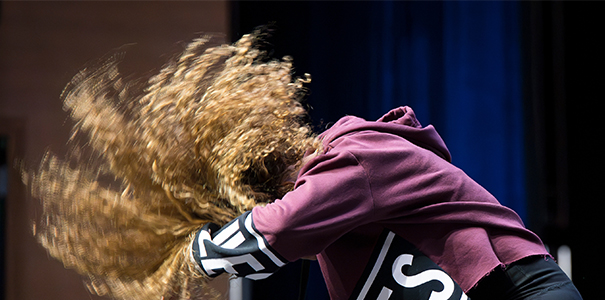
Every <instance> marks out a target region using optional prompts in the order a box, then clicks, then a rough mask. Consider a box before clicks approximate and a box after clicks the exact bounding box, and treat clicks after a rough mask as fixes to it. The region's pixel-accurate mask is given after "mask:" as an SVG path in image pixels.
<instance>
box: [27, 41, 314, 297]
mask: <svg viewBox="0 0 605 300" xmlns="http://www.w3.org/2000/svg"><path fill="white" fill-rule="evenodd" d="M262 35H263V33H262V32H261V31H257V32H254V33H252V34H249V35H246V36H244V37H242V38H241V39H240V40H239V41H237V42H236V43H234V44H233V45H221V46H217V47H211V48H209V47H208V46H207V44H208V43H209V41H210V40H212V37H211V36H205V37H202V38H199V39H196V40H194V41H192V42H191V43H190V44H188V45H187V47H186V49H185V50H184V52H183V53H182V54H181V55H180V56H178V57H177V58H176V59H174V60H173V61H171V62H170V63H168V64H167V65H166V66H165V67H164V68H163V69H162V70H161V71H160V72H159V73H158V74H157V75H155V76H153V77H152V78H151V79H150V80H149V81H147V83H146V84H145V88H144V89H142V91H141V90H139V91H137V88H136V87H137V84H136V83H132V82H125V81H124V80H123V79H122V78H121V77H120V74H119V72H118V67H117V65H118V62H119V60H120V56H119V55H113V56H110V57H108V58H106V59H104V60H102V61H101V62H100V64H99V66H97V67H94V68H92V67H91V68H86V69H84V70H82V71H81V72H80V73H78V74H77V75H76V76H75V77H74V79H73V80H72V82H71V83H70V84H69V85H68V86H67V87H66V89H65V91H64V93H63V94H62V99H63V101H64V108H65V110H66V111H68V112H69V113H70V116H71V118H72V119H73V120H74V121H75V125H74V128H73V135H72V141H76V142H77V141H79V140H80V139H81V138H84V141H85V143H76V144H75V145H76V146H75V147H73V151H71V152H70V154H69V155H68V157H67V158H66V159H64V160H61V159H58V158H57V157H56V156H55V155H53V154H50V153H47V155H46V156H45V158H44V159H43V161H42V163H41V164H40V168H39V169H38V170H37V171H33V172H24V180H25V182H26V184H28V185H29V186H30V188H31V192H32V195H33V196H34V197H36V198H39V199H40V200H41V203H42V207H43V212H42V217H41V218H40V220H38V221H37V222H36V224H35V225H34V234H35V236H36V237H37V238H38V240H39V241H40V243H41V244H42V245H43V246H44V247H45V248H46V249H47V250H48V251H49V253H50V254H51V255H52V256H53V257H55V258H57V259H59V260H60V261H62V262H63V264H64V265H65V266H66V267H68V268H72V269H75V270H76V271H77V272H79V273H81V274H83V275H86V277H87V283H88V287H89V289H90V290H91V291H92V292H94V293H96V294H99V295H107V296H110V297H113V298H117V299H190V298H194V297H198V296H201V295H204V294H213V293H215V292H213V291H211V290H209V289H208V288H207V287H206V283H207V280H208V278H206V277H205V276H204V275H202V274H200V273H199V272H197V271H196V270H195V265H194V263H193V262H192V261H191V260H190V258H189V257H190V256H189V255H190V254H189V251H190V247H191V241H192V239H193V236H194V234H195V232H196V231H197V230H199V229H200V228H201V227H202V226H203V224H205V223H207V222H213V223H217V224H220V225H223V224H225V223H226V222H228V221H230V220H231V219H233V218H235V217H237V216H238V215H240V214H241V213H243V212H245V211H247V210H250V209H252V208H253V207H254V206H256V205H262V204H264V203H267V202H270V201H273V200H274V199H276V198H280V197H281V196H283V195H284V194H285V193H286V192H287V191H289V190H290V189H291V188H292V184H291V183H288V179H289V178H292V177H295V176H296V175H295V172H296V170H297V168H298V167H299V164H300V161H301V159H302V157H303V156H304V153H305V152H306V151H313V150H315V149H317V148H318V147H319V146H318V144H319V143H318V141H317V139H316V137H315V136H314V135H313V134H312V131H311V129H310V127H309V126H308V125H307V124H306V123H305V122H304V118H305V117H306V111H305V109H304V108H303V107H302V105H301V103H300V100H301V97H302V96H303V94H304V91H305V89H304V87H303V84H304V83H305V82H306V81H307V80H308V79H307V78H305V79H300V78H299V79H295V78H293V77H292V76H293V75H292V62H291V59H289V58H284V59H282V60H268V59H267V58H266V57H265V56H266V54H265V52H264V51H262V50H260V49H259V47H258V42H259V41H260V40H262ZM86 153H88V154H86ZM215 296H216V295H215Z"/></svg>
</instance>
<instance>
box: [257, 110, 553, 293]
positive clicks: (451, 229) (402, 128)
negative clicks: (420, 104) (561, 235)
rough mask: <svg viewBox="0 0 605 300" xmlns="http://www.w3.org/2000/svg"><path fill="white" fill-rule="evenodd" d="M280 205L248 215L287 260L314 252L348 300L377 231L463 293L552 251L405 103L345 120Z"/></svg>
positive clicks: (332, 289) (334, 288) (333, 288)
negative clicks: (372, 117)
mask: <svg viewBox="0 0 605 300" xmlns="http://www.w3.org/2000/svg"><path fill="white" fill-rule="evenodd" d="M320 137H321V138H322V139H323V145H324V149H323V153H320V154H319V155H317V156H316V157H314V158H312V159H310V160H309V161H308V162H307V163H306V164H305V165H304V166H303V168H302V169H301V171H300V174H299V176H298V179H297V181H296V185H295V189H294V190H293V191H292V192H290V193H288V194H286V195H285V196H284V197H283V199H281V200H276V201H275V202H274V203H271V204H268V205H267V206H265V207H256V208H254V209H253V211H252V214H253V220H254V225H255V226H256V228H257V230H258V231H260V232H261V233H262V234H263V235H264V237H265V239H266V240H267V242H268V243H269V244H270V246H271V247H272V248H273V249H274V250H275V251H277V252H278V253H279V254H281V255H282V256H283V257H285V258H286V259H288V260H289V261H294V260H297V259H299V258H301V257H305V256H312V255H317V257H318V261H319V264H320V266H321V269H322V272H323V275H324V279H325V281H326V284H327V288H328V291H329V293H330V297H331V299H348V298H349V296H350V295H351V293H352V291H353V289H354V287H355V284H356V283H357V282H358V280H359V278H360V277H361V274H362V272H363V270H364V267H365V266H366V264H367V263H368V260H369V257H370V254H371V253H372V250H373V249H374V247H375V246H376V241H377V239H378V236H379V234H380V233H381V232H382V231H383V230H384V229H385V228H386V229H389V230H391V231H393V232H394V233H396V234H397V235H399V236H401V237H403V238H404V239H405V240H407V241H409V242H410V243H411V244H413V245H414V246H415V247H417V248H418V249H419V250H420V251H421V252H423V253H424V254H425V255H427V256H428V257H429V258H430V259H431V260H432V261H434V262H435V263H437V264H438V265H439V266H440V267H441V268H442V269H443V270H444V271H445V272H447V273H448V274H449V275H450V276H451V277H452V278H453V279H454V280H455V281H456V282H457V283H458V284H459V285H460V287H461V288H462V289H463V290H464V291H465V292H467V291H468V290H469V289H471V288H472V287H473V286H474V285H475V284H476V283H477V282H478V281H479V280H480V279H481V278H482V277H484V276H485V275H486V274H488V273H489V272H490V271H491V270H493V269H494V268H496V267H498V266H501V265H508V264H510V263H512V262H514V261H517V260H519V259H521V258H524V257H527V256H531V255H548V253H547V251H546V250H545V248H544V246H543V245H542V242H541V241H540V239H539V238H538V237H537V236H536V235H535V234H534V233H532V232H530V231H529V230H527V229H525V227H524V226H523V223H522V221H521V219H520V218H519V217H518V215H517V214H516V213H515V212H514V211H512V210H511V209H509V208H506V207H504V206H502V205H501V204H500V203H499V202H498V201H497V200H496V199H495V198H494V197H493V196H492V195H491V194H490V193H489V192H487V191H486V190H485V189H484V188H483V187H481V186H480V185H479V184H477V183H476V182H475V181H473V180H472V179H471V178H470V177H469V176H468V175H466V174H465V173H464V172H463V171H462V170H460V169H458V168H457V167H455V166H454V165H452V164H451V163H450V160H451V157H450V154H449V151H448V150H447V147H446V146H445V143H444V142H443V140H442V139H441V137H440V136H439V134H438V133H437V131H436V130H435V129H434V127H433V126H431V125H429V126H427V127H422V126H421V125H420V123H419V122H418V120H417V119H416V117H415V115H414V112H413V111H412V109H411V108H409V107H399V108H396V109H394V110H392V111H390V112H389V113H388V114H386V115H385V116H383V117H382V118H380V119H379V120H378V121H376V122H369V121H365V120H363V119H361V118H357V117H353V116H347V117H344V118H342V119H340V120H339V121H338V122H337V123H336V124H334V125H333V126H332V127H331V128H330V129H328V130H327V131H325V132H324V133H323V134H322V135H321V136H320Z"/></svg>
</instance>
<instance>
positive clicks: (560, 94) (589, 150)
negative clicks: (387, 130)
mask: <svg viewBox="0 0 605 300" xmlns="http://www.w3.org/2000/svg"><path fill="white" fill-rule="evenodd" d="M479 2H481V1H479ZM422 4H424V5H427V6H434V7H435V10H436V12H435V13H439V9H440V5H441V4H442V3H440V2H432V1H430V2H422ZM479 4H481V3H479ZM517 4H518V5H517V6H516V8H515V9H516V10H517V14H518V22H519V31H520V32H519V36H520V40H519V45H520V47H521V48H520V49H521V50H520V52H521V60H520V63H521V66H522V67H521V68H520V74H519V76H520V77H521V80H522V91H523V92H522V98H523V99H522V106H521V110H522V115H523V122H524V127H523V128H524V129H523V135H524V137H523V144H524V146H523V147H524V149H525V151H524V155H525V157H524V161H525V168H524V175H525V193H526V200H525V201H526V202H525V205H526V207H527V215H526V217H525V218H524V221H525V222H526V223H527V225H528V227H529V228H530V229H532V230H534V231H535V232H537V233H538V234H539V235H540V236H541V237H542V238H543V240H544V242H545V244H547V245H548V246H549V247H550V249H557V248H558V246H560V245H563V244H566V245H569V246H570V247H571V249H572V255H573V280H574V283H575V284H576V286H577V287H578V289H579V290H580V291H581V293H582V294H583V296H584V298H585V299H593V298H594V297H596V295H598V291H599V290H600V285H599V282H600V281H601V279H603V276H602V275H600V272H599V271H598V270H599V268H600V266H599V260H598V258H599V257H600V251H599V249H600V248H598V247H597V246H598V243H599V240H600V239H601V238H602V237H603V235H604V231H603V225H602V222H601V221H599V219H600V218H601V215H602V210H601V207H603V205H602V203H601V202H602V201H603V200H604V199H605V197H604V196H603V194H602V192H601V189H602V188H601V187H602V186H603V183H602V182H603V179H604V176H603V167H604V165H603V158H602V154H601V152H602V149H603V146H604V143H603V137H604V131H603V128H604V127H603V124H602V122H603V121H602V120H603V117H602V114H603V112H602V109H601V107H602V102H603V100H605V99H604V98H605V92H604V87H605V85H604V79H605V76H604V73H603V68H604V67H605V61H604V58H603V53H605V52H604V50H605V46H604V44H605V43H603V39H604V38H605V35H604V34H603V32H604V29H605V18H603V13H604V12H605V11H604V9H603V8H605V6H604V5H603V3H599V2H572V1H569V2H540V1H531V2H530V1H528V2H520V3H517ZM380 5H383V3H381V2H303V1H294V2H273V1H269V2H250V1H239V2H233V3H232V16H233V18H232V39H233V40H235V39H237V38H238V37H239V36H241V35H242V34H244V33H247V32H250V31H251V30H253V29H254V28H255V27H256V26H258V25H259V24H273V26H272V28H274V29H275V31H274V34H273V37H272V38H271V39H270V41H271V42H272V44H273V45H276V46H275V47H274V48H271V47H269V48H270V49H272V50H273V51H274V55H275V57H281V56H283V55H291V56H292V57H294V62H295V66H296V70H297V72H298V73H299V74H302V73H304V72H309V73H311V74H312V75H315V74H319V75H318V76H313V80H314V82H312V83H311V85H310V89H311V95H310V96H309V100H308V103H309V105H310V106H311V107H312V110H311V116H312V118H313V121H314V123H315V124H327V123H329V122H333V121H335V120H337V119H338V118H339V117H341V116H343V115H345V114H354V115H358V116H361V117H366V118H376V116H375V115H370V114H371V111H369V110H368V109H367V107H368V105H372V103H373V101H375V100H374V99H371V98H370V97H368V96H367V94H364V93H358V94H356V95H352V94H350V93H347V90H350V88H347V87H346V86H343V85H339V83H338V82H349V83H350V82H357V83H358V84H359V85H360V86H361V87H356V88H357V89H359V88H364V78H363V77H364V76H367V70H365V69H363V68H364V66H363V63H360V62H359V61H358V60H359V59H362V60H363V59H364V56H365V55H367V54H368V50H367V48H366V47H365V46H366V44H367V43H368V41H369V36H370V35H376V34H378V33H377V32H371V31H370V27H369V26H367V25H368V24H367V21H366V20H367V15H368V14H369V12H370V11H371V9H372V6H380ZM396 7H397V6H396ZM398 7H401V8H402V9H401V11H397V12H395V15H397V14H398V13H401V15H402V16H404V15H405V14H406V11H404V9H403V7H404V6H401V5H400V6H398ZM319 11H321V13H319ZM321 18H329V21H326V20H318V19H321ZM317 22H320V23H321V24H323V25H326V24H327V25H329V26H323V27H318V26H316V25H314V24H316V23H317ZM325 45H329V47H327V46H325ZM314 47H320V48H321V49H324V50H326V49H327V51H325V52H318V51H313V48H314ZM314 61H320V62H323V63H314ZM355 65H356V67H357V69H355V68H353V67H352V66H355ZM318 80H330V84H331V85H332V90H324V89H325V86H324V85H321V84H315V82H316V81H318ZM317 85H319V90H318V88H317ZM405 104H406V103H402V104H400V105H405ZM431 109H436V110H439V107H432V108H431ZM502 113H506V112H505V111H503V112H502ZM434 115H435V114H434ZM437 115H438V113H437ZM422 121H423V120H421V122H422ZM431 123H433V124H435V123H439V122H438V121H431ZM436 127H437V129H438V130H439V129H440V127H439V126H436ZM320 129H321V128H320ZM446 142H448V141H447V140H446ZM480 142H481V141H478V143H480ZM454 160H455V157H454ZM553 254H554V255H555V256H556V253H555V252H554V251H553ZM312 267H313V266H312ZM298 268H299V267H298V266H295V267H294V269H295V270H293V271H292V273H294V274H296V273H297V272H298V271H299V270H298ZM312 274H313V272H312ZM281 278H283V277H279V278H274V279H273V280H276V281H279V282H282V281H283V280H280V279H281ZM255 284H256V285H257V286H258V287H261V288H258V287H256V288H255V290H254V291H255V293H256V294H255V299H256V295H261V294H262V296H259V298H258V299H279V297H280V296H277V294H276V291H275V289H274V287H276V286H281V285H282V283H276V282H270V281H265V282H262V283H261V282H259V283H255ZM289 284H291V285H293V286H294V285H296V282H290V283H289ZM314 289H316V290H317V289H321V286H314ZM290 290H292V289H291V287H290ZM263 291H270V292H267V293H268V294H265V292H263ZM272 297H275V298H272ZM287 297H294V296H293V295H289V296H287ZM315 297H318V296H315ZM288 299H291V298H288ZM308 299H319V298H308Z"/></svg>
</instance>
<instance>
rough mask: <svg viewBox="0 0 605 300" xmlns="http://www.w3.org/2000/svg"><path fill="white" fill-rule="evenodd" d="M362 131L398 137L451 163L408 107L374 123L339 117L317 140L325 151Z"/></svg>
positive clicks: (429, 128) (433, 135)
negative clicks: (342, 139) (338, 141)
mask: <svg viewBox="0 0 605 300" xmlns="http://www.w3.org/2000/svg"><path fill="white" fill-rule="evenodd" d="M365 130H373V131H377V132H384V133H390V134H395V135H398V136H400V137H402V138H404V139H406V140H408V141H410V142H412V143H414V144H415V145H417V146H419V147H422V148H425V149H427V150H430V151H432V152H434V153H435V154H437V155H438V156H440V157H441V158H443V159H445V160H447V161H448V162H451V155H450V152H449V150H448V149H447V146H446V145H445V142H444V141H443V139H442V138H441V136H440V135H439V134H438V133H437V131H436V130H435V128H434V127H433V126H432V125H428V126H426V127H422V125H421V124H420V122H419V121H418V119H416V115H415V114H414V110H412V108H410V107H408V106H402V107H398V108H395V109H392V110H390V111H389V112H388V113H386V114H385V115H384V116H382V117H381V118H380V119H378V120H376V121H366V120H364V119H362V118H359V117H355V116H346V117H343V118H341V119H340V120H338V121H337V122H336V123H334V125H333V126H332V127H330V128H329V129H328V130H326V131H325V132H323V133H322V134H321V135H320V136H319V138H320V139H322V140H323V143H324V146H325V148H326V149H327V148H329V147H327V146H328V145H329V144H330V143H331V142H332V141H334V140H336V139H338V138H340V137H342V136H344V135H346V134H349V133H353V132H357V131H365Z"/></svg>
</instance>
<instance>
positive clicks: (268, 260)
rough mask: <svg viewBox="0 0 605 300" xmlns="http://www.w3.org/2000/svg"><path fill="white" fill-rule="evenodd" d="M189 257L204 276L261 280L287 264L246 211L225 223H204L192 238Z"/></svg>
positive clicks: (250, 214)
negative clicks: (190, 255)
mask: <svg viewBox="0 0 605 300" xmlns="http://www.w3.org/2000/svg"><path fill="white" fill-rule="evenodd" d="M192 256H193V260H194V261H195V262H196V263H197V265H198V266H199V267H200V268H201V269H202V271H203V272H204V273H206V275H208V276H210V277H216V276H218V275H220V274H221V273H223V272H227V273H229V274H234V275H236V276H239V277H245V278H249V279H253V280H258V279H265V278H267V277H269V276H271V274H273V273H274V272H275V271H277V270H278V269H279V268H280V267H282V266H283V265H285V264H286V263H287V260H285V259H284V258H282V257H281V256H280V255H279V254H278V253H277V252H275V251H273V249H271V248H270V246H269V244H268V243H267V241H266V240H265V238H264V237H263V236H262V234H261V233H260V232H258V231H257V230H256V228H255V227H254V223H253V222H252V213H251V212H246V213H244V214H243V215H241V216H239V217H237V218H236V219H234V220H233V221H231V222H229V223H228V224H227V225H225V226H223V227H222V228H220V229H219V226H218V225H216V224H213V223H208V224H206V225H204V227H203V228H202V229H201V230H200V231H198V233H197V234H196V236H195V239H194V240H193V247H192Z"/></svg>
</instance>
